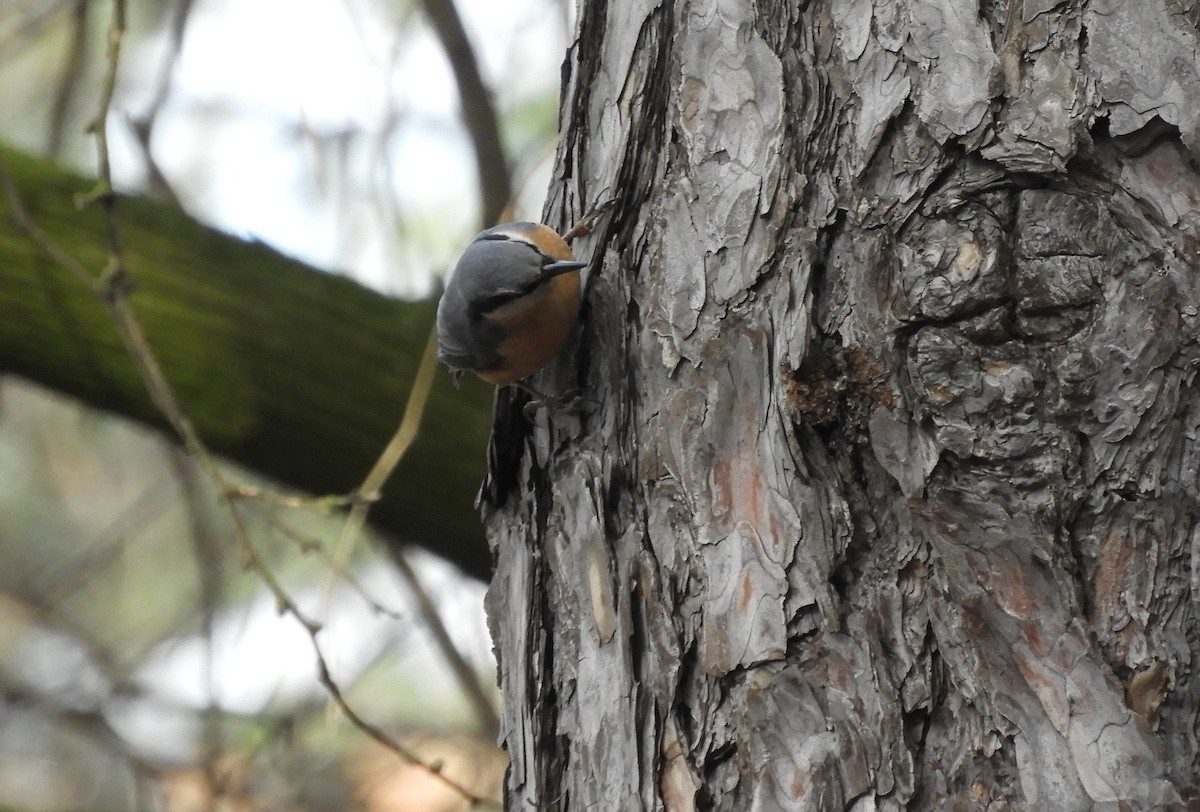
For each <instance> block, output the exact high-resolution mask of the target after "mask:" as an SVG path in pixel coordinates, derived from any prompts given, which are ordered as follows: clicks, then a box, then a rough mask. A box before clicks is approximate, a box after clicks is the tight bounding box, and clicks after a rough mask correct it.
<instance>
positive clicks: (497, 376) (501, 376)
mask: <svg viewBox="0 0 1200 812" xmlns="http://www.w3.org/2000/svg"><path fill="white" fill-rule="evenodd" d="M547 230H548V229H547ZM555 236H557V235H555ZM563 247H564V248H565V247H566V246H565V244H564V246H563ZM570 256H571V252H570V249H567V251H566V256H565V257H562V259H569V258H570ZM556 258H557V257H556ZM582 299H583V291H582V286H581V280H580V276H579V271H572V272H570V273H565V274H562V275H560V276H556V277H554V278H553V279H551V280H550V281H549V282H547V283H546V284H545V285H542V286H541V287H540V288H538V289H537V290H535V291H534V292H533V293H531V294H530V295H528V296H524V297H522V298H520V299H517V300H515V301H512V302H509V303H507V304H504V305H501V306H500V307H498V308H496V309H495V310H494V311H492V312H491V313H490V314H488V318H489V319H490V320H491V321H493V322H495V323H496V324H498V325H500V326H501V327H502V328H504V330H505V332H506V336H505V339H504V341H503V342H502V343H501V344H500V350H499V351H500V357H501V358H502V359H503V361H502V364H501V366H500V367H499V368H497V369H490V370H486V371H482V372H480V373H478V374H479V377H481V378H483V379H484V380H485V381H487V382H488V383H492V384H495V385H497V386H502V385H504V384H507V383H512V382H513V381H518V380H520V379H521V378H524V377H525V376H527V375H532V374H533V373H534V372H537V371H538V370H539V369H541V368H542V367H544V366H545V365H546V364H548V363H549V362H550V361H551V360H552V359H553V358H554V356H556V355H558V353H559V352H560V351H561V350H562V348H563V345H564V344H565V343H566V342H567V339H568V338H569V337H570V335H571V330H572V329H573V328H574V326H575V321H576V320H577V319H578V318H579V305H580V303H581V301H582Z"/></svg>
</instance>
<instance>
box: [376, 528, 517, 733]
mask: <svg viewBox="0 0 1200 812" xmlns="http://www.w3.org/2000/svg"><path fill="white" fill-rule="evenodd" d="M392 561H393V562H395V564H396V569H398V570H399V571H400V576H401V577H402V578H404V580H405V582H406V583H407V584H408V588H409V591H411V592H412V595H413V598H415V599H416V601H417V609H418V611H420V613H421V618H422V619H423V620H424V621H425V625H426V626H427V627H428V628H429V632H430V633H431V634H432V635H433V639H434V641H435V642H436V643H437V645H438V648H439V649H441V652H442V656H444V657H445V658H446V662H447V663H448V664H449V665H450V670H451V671H453V672H454V676H455V678H456V679H457V680H458V684H459V685H460V686H461V687H462V689H463V692H464V693H465V694H466V695H467V698H468V699H469V700H470V701H471V704H472V705H474V706H475V715H476V717H477V718H478V719H479V724H480V727H481V728H482V729H483V733H484V735H486V736H487V737H488V738H489V739H492V740H494V739H495V738H496V736H497V735H498V734H499V732H500V717H499V716H498V715H497V714H496V707H495V706H494V705H493V704H492V700H491V699H490V698H489V697H488V695H487V694H486V693H485V692H484V690H483V686H482V685H481V684H480V682H479V676H478V675H477V674H476V673H475V669H473V668H472V667H471V664H470V663H468V662H467V660H466V658H465V657H463V655H462V652H461V651H459V650H458V646H456V645H454V640H453V639H451V637H450V630H449V629H447V628H446V624H445V623H444V622H443V621H442V615H441V613H440V612H438V610H437V607H436V606H434V604H433V599H432V598H430V597H429V590H427V589H425V584H424V583H422V582H421V579H420V578H419V577H418V576H417V573H416V571H414V570H413V568H412V565H411V564H409V563H408V558H407V557H406V556H405V555H404V551H403V550H395V551H394V552H393V554H392Z"/></svg>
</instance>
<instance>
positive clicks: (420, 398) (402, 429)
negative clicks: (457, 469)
mask: <svg viewBox="0 0 1200 812" xmlns="http://www.w3.org/2000/svg"><path fill="white" fill-rule="evenodd" d="M435 372H437V333H436V332H435V331H434V330H432V329H431V330H430V331H429V338H428V340H427V341H426V342H425V352H424V353H422V354H421V363H420V364H419V365H418V366H417V374H416V377H414V378H413V384H412V389H410V390H409V393H408V403H406V404H405V405H404V414H403V415H402V416H401V417H400V425H399V426H398V427H397V428H396V433H395V434H394V435H393V436H392V439H391V440H389V441H388V444H387V446H386V447H384V449H383V453H381V454H380V455H379V459H377V460H376V461H375V465H374V466H372V468H371V470H370V471H369V472H368V473H367V476H366V478H365V479H363V483H362V485H360V486H359V487H358V490H356V491H355V492H354V493H353V494H352V495H351V497H350V513H349V515H348V516H347V517H346V523H345V524H344V525H343V526H342V533H341V537H340V538H339V539H338V543H337V546H336V547H335V548H334V552H333V563H334V566H335V568H337V569H344V568H345V567H346V565H347V563H348V562H349V560H350V554H351V552H352V551H353V549H354V542H355V541H356V540H357V539H358V536H359V534H360V533H361V532H362V528H363V525H364V524H365V523H366V521H367V511H368V509H369V508H370V506H371V504H372V503H374V502H376V501H378V500H379V495H380V491H382V490H383V485H384V483H385V482H387V481H388V478H389V477H390V476H391V475H392V472H393V471H395V470H396V466H397V465H399V464H400V460H402V459H404V455H405V454H406V453H408V449H409V447H410V446H411V445H412V444H413V440H415V439H416V438H417V433H418V432H419V430H420V428H421V419H422V418H423V417H424V416H425V405H426V404H427V403H428V402H429V393H430V392H431V391H432V390H433V378H434V373H435Z"/></svg>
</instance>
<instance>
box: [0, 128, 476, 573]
mask: <svg viewBox="0 0 1200 812" xmlns="http://www.w3.org/2000/svg"><path fill="white" fill-rule="evenodd" d="M3 159H4V163H5V166H6V167H7V171H8V173H9V174H10V175H11V177H12V179H13V181H14V183H15V184H16V186H17V189H18V191H19V194H20V196H21V199H22V200H23V202H24V204H25V206H26V207H27V208H28V209H29V212H30V214H31V215H32V217H33V218H34V220H35V221H36V222H37V224H38V226H39V227H40V228H41V229H42V230H43V231H44V232H45V233H46V234H47V235H49V237H50V238H51V239H52V240H53V241H54V242H55V243H56V244H58V245H59V246H60V247H62V248H63V249H65V250H66V251H68V252H69V253H70V254H71V255H72V256H74V257H76V258H77V259H78V260H80V261H81V262H82V263H83V264H84V265H85V266H86V267H89V268H94V269H96V272H97V274H99V272H100V270H101V269H102V268H103V267H104V264H105V261H106V248H105V243H104V238H103V233H104V232H103V224H102V222H101V218H100V215H99V213H98V212H96V211H95V210H91V211H85V212H82V213H81V212H79V211H77V210H76V207H75V204H74V200H75V197H76V196H77V195H79V194H80V193H83V192H86V191H87V190H88V189H89V187H90V186H91V185H92V182H91V181H89V180H87V179H85V178H82V177H79V176H77V175H73V174H71V173H69V172H66V171H64V170H62V169H61V168H59V167H56V166H55V165H53V164H52V163H50V162H47V161H44V160H40V159H35V158H31V157H30V156H28V155H24V154H22V153H19V152H15V151H12V150H4V152H3ZM118 211H119V217H120V224H121V237H122V241H123V252H124V255H125V259H126V263H127V265H128V267H129V269H130V272H131V274H132V276H133V280H134V284H135V285H136V288H135V290H134V292H133V294H132V302H133V305H134V308H135V310H136V313H137V317H138V319H139V321H140V322H141V324H142V326H143V328H144V329H145V331H146V334H147V336H148V337H149V340H150V343H151V346H152V347H153V350H154V352H155V354H156V356H157V357H158V359H159V362H160V363H161V364H162V366H163V368H164V370H165V372H166V375H167V377H168V379H169V381H170V383H171V385H172V386H173V387H174V389H175V391H176V393H177V394H178V397H179V399H180V401H181V402H182V404H183V407H184V409H185V410H186V411H187V413H188V415H189V416H190V418H191V419H192V421H193V422H194V424H195V426H196V429H197V430H198V432H199V433H200V435H201V437H202V438H203V439H204V441H205V442H206V443H207V444H208V445H209V447H210V448H212V449H213V450H215V451H217V452H219V453H221V454H223V455H225V456H226V457H228V458H229V459H231V460H234V461H236V462H238V463H240V464H242V465H244V466H246V467H248V468H252V469H254V470H256V471H259V472H261V473H263V474H266V475H268V476H270V477H273V478H275V479H278V480H280V481H281V482H284V483H286V484H288V485H290V486H294V487H296V488H300V489H303V490H306V491H310V492H313V493H317V494H323V493H347V492H349V491H350V490H352V489H353V488H354V487H356V486H357V485H358V484H359V482H360V481H361V480H362V477H363V476H364V475H365V474H366V472H367V471H368V469H369V468H370V467H371V464H372V462H373V461H374V459H375V457H376V456H377V455H378V453H379V451H380V450H381V449H382V447H383V445H384V444H385V443H386V442H387V440H388V438H389V437H390V435H391V433H392V431H394V429H395V427H396V424H397V421H398V420H399V417H400V413H401V411H402V409H403V407H404V402H405V398H406V397H407V389H408V386H409V382H410V381H411V380H412V377H413V373H414V371H415V369H416V366H417V363H418V361H419V359H420V356H421V351H422V349H423V348H424V345H425V339H426V337H427V335H428V331H429V329H430V325H431V324H432V322H433V313H434V304H433V303H432V302H400V301H396V300H393V299H389V298H387V297H385V296H382V295H380V294H378V293H375V292H373V291H370V290H368V289H366V288H364V287H362V286H361V285H358V284H356V283H354V282H352V281H350V280H347V279H344V278H342V277H338V276H332V275H330V274H326V273H322V272H320V271H317V270H314V269H313V268H310V267H308V266H306V265H304V264H302V263H300V262H296V261H295V260H291V259H287V258H285V257H283V256H281V255H280V254H278V253H276V252H274V251H272V250H271V249H269V248H267V247H266V246H263V245H261V244H256V243H247V242H243V241H241V240H238V239H235V238H233V237H229V236H227V235H224V234H221V233H219V232H217V231H214V230H212V229H210V228H206V227H204V226H202V225H200V224H198V223H196V222H195V221H194V220H192V219H190V218H189V217H188V216H187V215H186V214H184V213H183V212H182V211H180V210H179V209H178V208H176V207H175V206H173V205H171V204H169V203H165V202H160V201H154V200H148V199H144V198H122V199H121V201H120V204H119V209H118ZM0 372H9V373H15V374H17V375H21V376H23V377H26V378H29V379H31V380H34V381H38V382H40V383H42V384H45V385H47V386H50V387H53V388H54V389H57V390H59V391H62V392H64V393H67V394H70V395H73V396H75V397H77V398H80V399H81V400H84V401H86V402H87V403H89V404H90V405H92V406H95V407H96V408H99V409H105V410H108V411H112V412H117V413H119V414H124V415H127V416H130V417H133V418H135V419H138V420H140V421H143V422H146V423H149V424H152V425H155V426H159V427H162V426H163V425H164V421H163V420H162V418H161V416H160V415H158V414H157V413H156V412H155V410H154V408H153V406H152V405H151V403H150V400H149V397H148V396H147V393H146V389H145V387H144V385H143V384H142V381H141V379H140V378H139V377H138V374H137V371H136V369H135V367H134V364H133V362H132V360H131V359H130V357H129V355H128V354H127V352H126V351H125V349H124V347H123V346H122V344H121V341H120V338H119V337H118V335H117V332H116V330H115V328H114V326H113V324H112V322H111V321H110V319H109V316H108V313H107V311H106V309H105V307H104V306H103V304H102V303H101V302H100V301H99V300H98V299H97V298H96V295H95V293H94V292H93V291H91V290H89V289H87V288H86V287H85V286H84V285H83V284H81V283H80V282H79V281H78V280H77V279H75V278H74V277H72V276H71V274H70V273H69V272H68V271H67V270H65V269H64V268H63V267H61V265H59V264H56V263H55V262H53V261H51V260H50V259H49V258H48V257H47V256H46V254H45V252H44V251H43V250H41V249H40V248H39V247H38V246H36V245H35V244H34V243H33V242H32V241H31V240H30V239H29V238H28V237H27V236H26V235H25V234H23V233H22V232H21V231H20V230H19V229H18V228H17V227H16V226H15V224H14V222H13V218H12V212H11V211H10V209H9V205H8V202H7V200H6V199H4V198H3V197H0ZM489 403H490V396H489V393H488V391H487V389H486V388H485V387H483V386H481V385H478V384H476V383H475V382H471V383H467V384H464V386H463V388H462V389H461V390H458V389H455V388H454V386H453V385H452V384H451V383H450V381H449V379H448V377H447V376H445V375H441V374H439V376H438V380H437V384H436V385H435V390H434V392H433V393H432V396H431V400H430V405H429V410H428V412H427V414H426V418H425V424H424V428H423V430H422V435H421V437H420V439H419V440H418V441H417V443H416V444H415V445H414V446H413V448H412V449H411V450H410V452H409V454H408V456H407V457H406V458H405V460H404V461H403V463H401V466H400V468H399V469H398V470H397V472H396V475H395V476H394V477H393V479H392V481H391V483H390V484H389V485H388V486H387V487H386V488H385V490H384V495H383V498H382V499H381V501H380V502H379V503H378V504H376V505H375V506H374V508H373V509H372V511H371V522H372V524H374V525H375V526H376V527H378V528H380V529H382V530H384V531H386V532H388V534H389V535H392V536H394V537H396V538H398V539H401V540H405V541H411V542H414V543H417V544H420V545H421V546H424V547H427V548H429V549H430V550H433V551H435V552H437V553H439V554H440V555H443V556H445V557H446V558H449V559H450V560H452V561H454V562H455V563H457V564H458V565H459V566H461V567H463V568H464V569H466V570H467V571H469V572H472V573H474V574H477V575H481V576H482V575H485V574H486V573H487V571H488V567H489V556H488V553H487V548H486V545H485V544H484V539H483V531H482V529H481V527H480V524H479V520H478V517H477V515H476V512H475V510H474V508H473V507H472V501H473V498H474V494H475V490H476V487H477V485H478V482H479V480H480V477H481V474H482V470H483V459H484V447H485V443H486V440H487V432H488V404H489Z"/></svg>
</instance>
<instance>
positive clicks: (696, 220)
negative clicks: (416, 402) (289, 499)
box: [485, 0, 1200, 810]
mask: <svg viewBox="0 0 1200 812" xmlns="http://www.w3.org/2000/svg"><path fill="white" fill-rule="evenodd" d="M1185 5H1186V4H1179V3H1173V2H1167V0H1146V2H1139V3H1128V2H1124V3H1123V2H1120V0H1093V2H1083V1H1082V0H1080V1H1079V2H1068V3H1055V2H1042V1H1041V0H1025V2H1018V1H1017V0H1013V1H1012V2H1009V3H1004V2H985V3H982V4H975V3H968V4H963V3H958V2H952V0H900V1H899V2H883V0H876V1H875V2H871V0H813V1H812V2H807V3H804V2H801V3H797V2H792V3H787V2H771V1H770V0H764V1H763V2H759V3H728V2H725V3H718V2H714V1H712V0H694V1H693V2H687V3H684V2H671V0H668V1H667V2H629V3H619V4H618V3H607V2H597V1H596V0H593V2H588V3H584V4H582V8H581V11H580V19H579V26H580V28H579V33H578V39H577V41H576V44H575V46H574V47H573V49H572V50H571V52H570V53H569V55H568V59H567V68H566V71H565V74H564V78H565V88H564V102H563V108H562V118H561V121H562V127H563V132H564V135H563V142H562V145H561V147H560V152H559V156H558V177H557V184H556V187H555V190H556V193H557V196H556V197H555V198H554V200H553V202H552V205H551V207H550V210H551V214H552V215H553V217H554V218H557V220H558V221H560V222H563V223H565V222H566V220H567V219H568V217H567V215H566V214H564V212H571V213H575V214H578V213H579V212H582V211H583V210H585V209H586V208H588V207H589V206H590V205H592V204H594V203H596V202H597V201H599V200H601V199H603V198H605V197H608V196H612V195H615V196H617V197H618V203H617V205H616V206H615V207H614V210H613V212H612V215H611V219H609V220H608V221H607V222H606V224H605V225H603V226H602V227H601V228H600V229H599V230H598V231H597V232H596V233H595V234H593V235H592V236H591V237H590V238H589V239H588V240H585V241H582V242H581V243H579V244H577V246H576V254H577V255H580V256H583V257H585V258H586V257H591V259H592V278H591V280H590V284H589V290H588V294H587V303H586V305H585V308H586V309H585V318H584V324H583V327H582V329H581V335H580V339H579V343H578V346H577V347H575V348H573V350H572V351H571V352H568V353H566V354H565V355H564V356H563V357H562V358H560V359H559V361H558V362H556V364H554V365H553V366H552V367H550V368H549V369H547V370H546V371H544V372H543V373H542V374H541V376H540V377H539V378H538V379H537V380H536V381H535V385H536V386H537V387H538V389H539V390H541V391H565V390H578V392H579V394H580V395H581V400H580V401H579V404H580V405H579V407H578V408H575V409H564V408H554V407H553V406H551V407H549V408H545V407H543V408H538V407H537V405H536V404H535V405H533V406H525V407H524V408H523V403H522V401H523V398H522V397H520V396H513V397H512V398H511V402H510V403H509V405H508V407H507V408H506V407H505V404H504V403H501V407H500V411H499V413H498V416H497V425H496V431H495V434H494V437H493V454H492V471H491V475H490V479H489V483H488V485H487V487H486V488H485V497H486V504H485V511H486V513H487V518H488V526H489V532H490V538H491V541H492V544H493V548H494V550H495V553H496V556H497V572H496V575H495V577H494V579H493V583H492V586H491V589H490V592H489V597H488V607H489V614H490V619H491V624H492V628H493V634H494V639H495V642H496V647H497V650H498V653H499V656H500V664H501V672H500V675H501V676H500V678H501V686H502V689H503V693H504V699H505V720H504V734H503V739H504V743H505V745H506V746H507V748H508V751H509V754H510V756H511V759H512V765H511V770H510V773H509V777H508V786H507V791H508V802H509V805H510V807H511V808H513V809H534V808H536V809H622V810H625V809H669V810H687V809H729V810H746V809H760V810H774V809H814V810H834V809H844V808H855V809H876V808H877V809H988V808H994V809H1023V808H1033V807H1035V806H1037V807H1040V808H1044V809H1054V810H1086V809H1096V808H1100V809H1103V808H1110V809H1117V808H1124V809H1163V808H1180V807H1183V806H1184V805H1185V804H1188V803H1189V802H1190V803H1192V804H1195V803H1200V787H1198V785H1197V778H1196V776H1197V775H1200V745H1198V742H1197V734H1196V731H1197V724H1198V721H1200V718H1198V714H1200V684H1198V682H1197V674H1196V667H1195V662H1196V658H1197V655H1198V654H1200V630H1198V628H1197V623H1196V590H1197V585H1198V579H1197V577H1196V575H1195V572H1196V556H1197V549H1198V540H1200V534H1198V532H1197V527H1198V523H1197V518H1198V515H1200V508H1198V499H1197V497H1198V484H1197V483H1198V473H1200V447H1198V445H1197V437H1198V436H1200V396H1198V393H1197V390H1196V385H1195V380H1194V379H1195V371H1196V368H1197V363H1198V361H1200V354H1198V352H1197V340H1196V338H1197V327H1198V325H1200V301H1198V300H1200V289H1198V284H1197V279H1198V271H1200V267H1198V265H1200V241H1198V237H1200V170H1198V163H1197V157H1198V156H1197V153H1196V150H1197V149H1200V147H1198V145H1200V140H1198V139H1197V132H1198V129H1200V76H1198V74H1200V58H1198V57H1197V48H1198V46H1200V42H1198V35H1197V24H1196V23H1197V20H1196V14H1195V12H1194V10H1192V11H1189V10H1187V9H1185V8H1184V6H1185ZM551 221H552V222H553V220H551Z"/></svg>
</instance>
